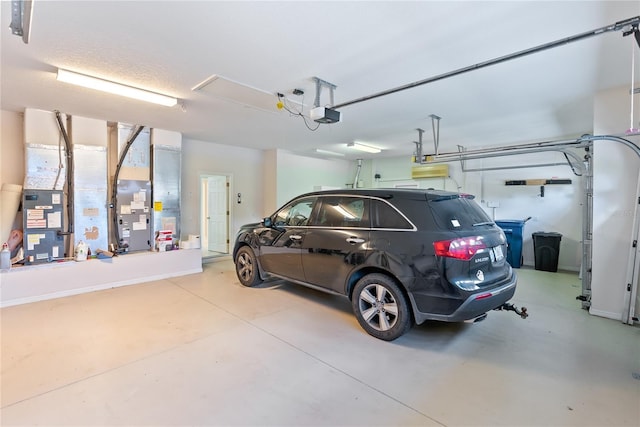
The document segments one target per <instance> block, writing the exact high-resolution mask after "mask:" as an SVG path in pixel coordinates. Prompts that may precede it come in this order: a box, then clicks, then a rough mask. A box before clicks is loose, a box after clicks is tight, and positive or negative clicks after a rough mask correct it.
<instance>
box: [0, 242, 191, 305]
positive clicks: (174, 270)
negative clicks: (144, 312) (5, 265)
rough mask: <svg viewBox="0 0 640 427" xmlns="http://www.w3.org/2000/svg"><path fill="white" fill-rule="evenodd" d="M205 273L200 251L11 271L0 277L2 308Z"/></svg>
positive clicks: (132, 255) (138, 254)
mask: <svg viewBox="0 0 640 427" xmlns="http://www.w3.org/2000/svg"><path fill="white" fill-rule="evenodd" d="M200 272H202V253H201V252H200V250H199V249H180V250H177V251H169V252H138V253H132V254H126V255H120V256H117V257H114V258H106V259H90V260H87V261H83V262H75V261H66V262H54V263H49V264H39V265H30V266H25V267H16V268H12V269H11V270H10V271H9V272H5V273H0V307H9V306H12V305H18V304H26V303H30V302H35V301H42V300H47V299H52V298H60V297H65V296H70V295H77V294H81V293H85V292H92V291H98V290H103V289H110V288H115V287H119V286H127V285H134V284H137V283H144V282H151V281H154V280H161V279H167V278H170V277H177V276H184V275H187V274H195V273H200Z"/></svg>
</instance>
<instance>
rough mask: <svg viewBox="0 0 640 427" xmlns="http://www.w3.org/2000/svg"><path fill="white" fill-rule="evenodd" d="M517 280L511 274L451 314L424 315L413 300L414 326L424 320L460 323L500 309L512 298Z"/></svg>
mask: <svg viewBox="0 0 640 427" xmlns="http://www.w3.org/2000/svg"><path fill="white" fill-rule="evenodd" d="M517 281H518V279H517V276H516V274H515V272H514V273H512V274H511V277H510V279H509V281H508V282H507V283H506V284H503V285H502V286H500V287H498V288H494V289H491V290H487V291H480V292H476V293H474V294H472V295H470V296H469V297H468V298H467V299H466V300H465V301H464V302H463V303H462V304H461V305H460V307H458V309H457V310H456V311H454V312H453V313H451V314H435V313H424V312H421V311H419V309H418V307H417V306H416V305H415V301H413V298H411V299H412V301H411V303H412V306H413V312H414V317H415V321H416V324H418V325H419V324H421V323H423V322H424V321H425V320H440V321H444V322H462V321H465V320H470V319H475V318H476V317H478V316H481V315H482V314H484V313H486V312H488V311H491V310H493V309H495V308H497V307H500V306H501V305H502V304H504V303H505V302H507V301H509V300H510V299H511V298H513V295H514V294H515V292H516V283H517Z"/></svg>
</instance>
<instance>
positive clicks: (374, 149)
mask: <svg viewBox="0 0 640 427" xmlns="http://www.w3.org/2000/svg"><path fill="white" fill-rule="evenodd" d="M347 147H349V148H354V149H356V150H360V151H365V152H367V153H373V154H377V153H379V152H381V151H382V150H381V149H380V148H377V147H372V146H370V145H365V144H361V143H359V142H350V143H348V144H347Z"/></svg>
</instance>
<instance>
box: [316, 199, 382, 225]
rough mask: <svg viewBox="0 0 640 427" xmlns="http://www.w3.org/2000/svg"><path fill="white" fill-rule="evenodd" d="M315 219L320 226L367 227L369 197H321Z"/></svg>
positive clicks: (368, 223)
mask: <svg viewBox="0 0 640 427" xmlns="http://www.w3.org/2000/svg"><path fill="white" fill-rule="evenodd" d="M320 200H321V206H320V209H319V210H318V216H317V220H316V221H315V222H314V224H313V225H317V226H321V227H360V228H369V227H370V222H369V199H368V198H363V197H352V196H329V197H322V198H321V199H320Z"/></svg>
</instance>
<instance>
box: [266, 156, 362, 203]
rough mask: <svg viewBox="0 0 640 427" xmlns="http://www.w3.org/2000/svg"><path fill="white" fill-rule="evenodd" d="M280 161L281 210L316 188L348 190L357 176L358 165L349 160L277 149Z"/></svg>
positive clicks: (278, 171) (278, 184) (278, 179)
mask: <svg viewBox="0 0 640 427" xmlns="http://www.w3.org/2000/svg"><path fill="white" fill-rule="evenodd" d="M276 162H277V165H276V172H277V179H276V186H277V195H276V202H277V203H276V204H277V206H278V207H279V206H281V205H283V204H284V203H286V202H287V201H289V200H290V199H292V198H293V197H296V196H298V195H300V194H302V193H306V192H310V191H314V189H315V187H320V186H323V187H337V188H345V187H346V186H347V184H351V185H352V184H353V180H354V177H355V167H354V163H353V162H350V161H347V160H335V159H331V160H328V159H317V158H312V157H304V156H298V155H296V154H293V153H290V152H288V151H284V150H277V156H276ZM267 213H271V212H267Z"/></svg>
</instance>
